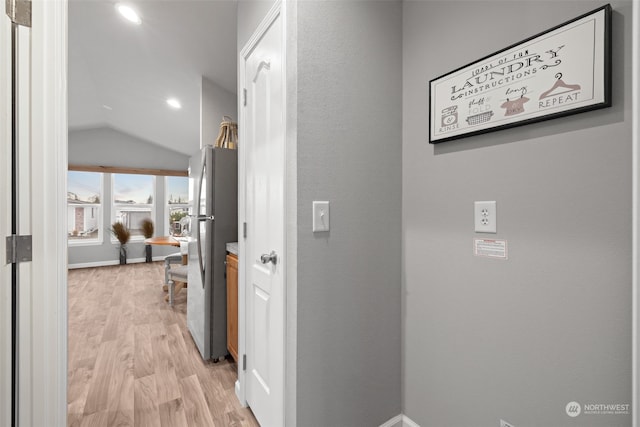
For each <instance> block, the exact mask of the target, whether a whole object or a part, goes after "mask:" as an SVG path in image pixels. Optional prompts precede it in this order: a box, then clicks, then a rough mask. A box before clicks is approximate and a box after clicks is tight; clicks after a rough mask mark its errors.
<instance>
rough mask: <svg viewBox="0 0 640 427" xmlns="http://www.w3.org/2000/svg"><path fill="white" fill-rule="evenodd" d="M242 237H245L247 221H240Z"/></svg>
mask: <svg viewBox="0 0 640 427" xmlns="http://www.w3.org/2000/svg"><path fill="white" fill-rule="evenodd" d="M242 237H244V238H245V239H246V238H247V223H246V222H243V223H242Z"/></svg>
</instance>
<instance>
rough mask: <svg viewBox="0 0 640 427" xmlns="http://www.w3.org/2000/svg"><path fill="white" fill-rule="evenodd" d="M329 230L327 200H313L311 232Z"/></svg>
mask: <svg viewBox="0 0 640 427" xmlns="http://www.w3.org/2000/svg"><path fill="white" fill-rule="evenodd" d="M319 231H329V202H318V201H314V202H313V232H314V233H316V232H319Z"/></svg>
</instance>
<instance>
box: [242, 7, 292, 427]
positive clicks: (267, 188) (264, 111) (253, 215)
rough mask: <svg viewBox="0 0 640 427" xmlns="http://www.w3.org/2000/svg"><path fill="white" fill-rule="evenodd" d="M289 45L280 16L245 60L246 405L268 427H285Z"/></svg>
mask: <svg viewBox="0 0 640 427" xmlns="http://www.w3.org/2000/svg"><path fill="white" fill-rule="evenodd" d="M282 40H283V37H282V17H281V15H280V14H278V15H277V16H275V19H273V20H272V21H271V22H270V24H269V25H268V26H267V27H266V29H265V30H263V31H262V33H260V34H259V35H258V39H257V41H256V43H255V44H254V46H253V48H252V49H251V50H250V51H249V54H248V55H247V56H244V87H245V89H246V91H247V92H246V105H245V106H244V109H245V111H244V112H245V114H244V117H245V120H246V123H245V126H244V129H245V133H246V134H245V135H244V137H243V144H245V145H244V148H245V150H246V151H245V161H246V163H245V186H246V187H245V197H246V199H245V203H246V205H245V209H246V220H247V238H246V241H245V255H244V256H245V257H246V262H245V264H244V265H245V274H246V276H245V281H244V283H245V297H246V357H247V366H246V377H245V381H246V399H247V402H248V404H249V406H250V407H251V409H252V411H253V413H254V414H255V416H256V418H257V420H258V422H259V423H260V424H261V425H262V426H263V427H279V426H282V425H283V424H284V298H285V289H284V283H285V281H284V271H285V269H284V261H285V260H284V259H283V255H284V173H285V169H284V168H285V164H284V158H285V153H284V144H285V129H284V101H285V97H284V93H283V87H284V85H283V69H282V58H283V46H282ZM241 255H242V254H241Z"/></svg>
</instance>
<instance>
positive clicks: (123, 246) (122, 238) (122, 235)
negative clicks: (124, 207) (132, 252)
mask: <svg viewBox="0 0 640 427" xmlns="http://www.w3.org/2000/svg"><path fill="white" fill-rule="evenodd" d="M111 233H112V234H113V235H114V236H115V237H116V239H118V242H120V264H121V265H124V264H126V263H127V243H129V239H130V238H131V232H130V231H129V229H128V228H127V226H126V225H124V224H123V223H121V222H114V223H113V224H112V225H111Z"/></svg>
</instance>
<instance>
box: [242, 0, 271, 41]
mask: <svg viewBox="0 0 640 427" xmlns="http://www.w3.org/2000/svg"><path fill="white" fill-rule="evenodd" d="M274 3H275V1H274V0H238V34H237V44H238V52H240V51H241V50H242V48H243V47H244V45H245V44H247V42H248V41H249V39H250V38H251V36H252V35H253V33H254V32H255V30H256V28H258V25H260V22H262V20H263V19H264V17H265V16H266V15H267V13H268V12H269V9H271V7H272V6H273V4H274Z"/></svg>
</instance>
